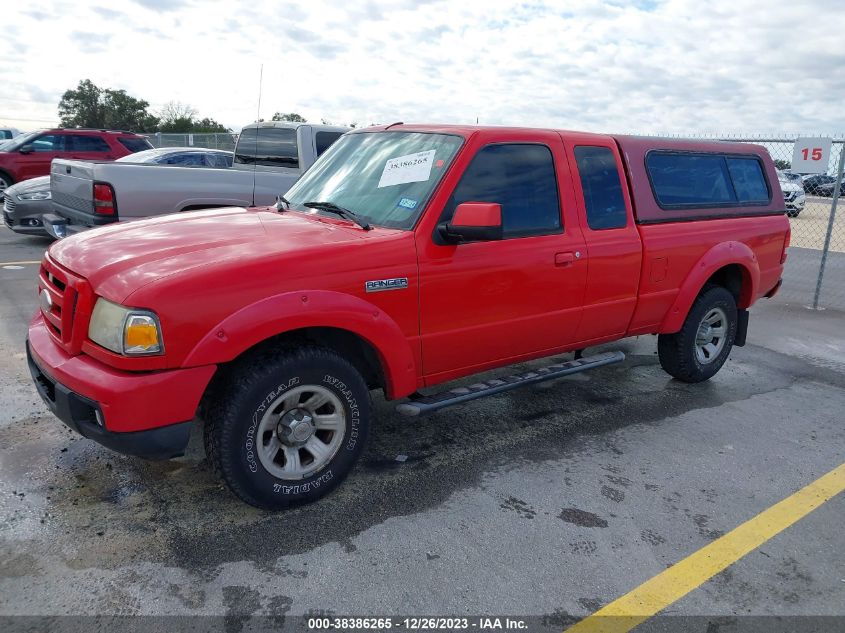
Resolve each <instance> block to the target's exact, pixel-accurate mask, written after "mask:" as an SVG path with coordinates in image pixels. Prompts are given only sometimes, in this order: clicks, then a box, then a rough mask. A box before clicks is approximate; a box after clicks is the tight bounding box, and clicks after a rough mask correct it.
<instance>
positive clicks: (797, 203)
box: [785, 196, 807, 211]
mask: <svg viewBox="0 0 845 633" xmlns="http://www.w3.org/2000/svg"><path fill="white" fill-rule="evenodd" d="M785 202H786V208H787V209H790V210H792V211H802V210H803V209H804V204H805V203H806V202H807V198H806V197H804V196H802V197H800V198H795V200H786V201H785Z"/></svg>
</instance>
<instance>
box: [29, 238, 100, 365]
mask: <svg viewBox="0 0 845 633" xmlns="http://www.w3.org/2000/svg"><path fill="white" fill-rule="evenodd" d="M89 295H90V289H89V287H88V284H87V283H86V282H85V280H84V279H82V278H80V277H77V276H75V275H73V274H72V273H70V272H68V271H66V270H65V269H63V268H61V267H60V266H58V265H57V264H56V263H55V262H54V261H52V259H51V258H50V256H49V255H47V256H45V257H44V259H43V261H42V262H41V270H40V271H39V274H38V299H39V303H40V308H41V314H42V315H43V316H44V321H45V322H46V324H47V329H48V330H49V332H50V334H51V335H52V336H53V338H54V339H55V340H56V342H57V343H59V344H60V345H61V346H62V347H63V348H64V349H65V350H66V351H68V352H70V353H71V354H77V353H79V351H80V350H81V349H82V338H84V337H82V338H81V337H80V336H81V334H84V332H85V330H86V328H87V327H88V324H87V323H81V322H80V318H79V317H80V312H83V313H85V314H88V313H89V312H90V310H89V308H88V307H87V305H88V303H89V302H90V297H89Z"/></svg>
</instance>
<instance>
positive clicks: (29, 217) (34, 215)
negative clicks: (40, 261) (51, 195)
mask: <svg viewBox="0 0 845 633" xmlns="http://www.w3.org/2000/svg"><path fill="white" fill-rule="evenodd" d="M50 209H51V206H50V201H49V200H33V201H27V200H19V201H17V202H16V203H15V205H14V207H13V209H12V210H11V211H10V210H9V208H8V205H7V204H4V205H3V221H4V222H5V223H6V226H8V227H9V228H10V229H12V230H13V231H14V232H15V233H20V234H21V235H39V236H47V235H49V233H47V230H46V229H45V228H44V222H43V220H42V216H43V215H44V214H45V213H47V212H49V211H50Z"/></svg>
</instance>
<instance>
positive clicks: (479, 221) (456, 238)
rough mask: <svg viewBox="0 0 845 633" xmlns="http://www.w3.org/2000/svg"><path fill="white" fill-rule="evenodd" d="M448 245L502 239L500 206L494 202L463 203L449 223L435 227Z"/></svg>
mask: <svg viewBox="0 0 845 633" xmlns="http://www.w3.org/2000/svg"><path fill="white" fill-rule="evenodd" d="M437 229H438V231H439V232H440V236H441V237H442V238H443V240H444V241H446V243H448V244H459V243H461V242H486V241H491V240H500V239H502V205H500V204H496V203H494V202H463V203H461V204H459V205H458V207H457V208H456V209H455V214H454V215H453V216H452V220H451V221H450V222H441V223H440V224H438V225H437Z"/></svg>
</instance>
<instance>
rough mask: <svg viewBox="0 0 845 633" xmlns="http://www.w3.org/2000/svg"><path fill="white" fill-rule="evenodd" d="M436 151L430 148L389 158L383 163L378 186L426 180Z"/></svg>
mask: <svg viewBox="0 0 845 633" xmlns="http://www.w3.org/2000/svg"><path fill="white" fill-rule="evenodd" d="M436 151H437V150H433V149H432V150H429V151H427V152H417V153H416V154H408V155H407V156H398V157H396V158H391V159H390V160H388V161H387V163H385V165H384V171H383V172H381V179H380V180H379V181H378V188H379V189H381V188H382V187H391V186H393V185H404V184H405V183H409V182H422V181H424V180H428V177H429V176H430V175H431V165H432V164H433V163H434V153H435V152H436Z"/></svg>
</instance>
